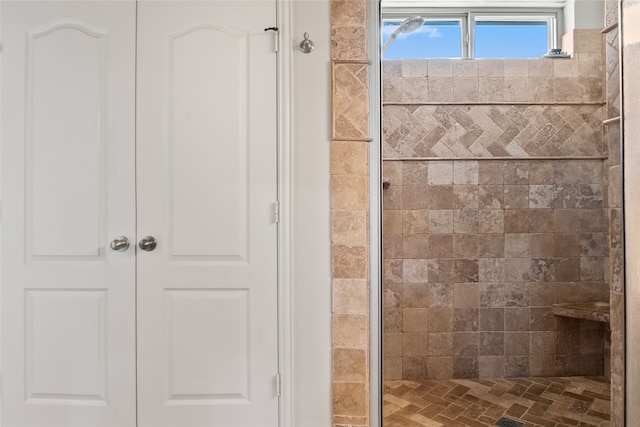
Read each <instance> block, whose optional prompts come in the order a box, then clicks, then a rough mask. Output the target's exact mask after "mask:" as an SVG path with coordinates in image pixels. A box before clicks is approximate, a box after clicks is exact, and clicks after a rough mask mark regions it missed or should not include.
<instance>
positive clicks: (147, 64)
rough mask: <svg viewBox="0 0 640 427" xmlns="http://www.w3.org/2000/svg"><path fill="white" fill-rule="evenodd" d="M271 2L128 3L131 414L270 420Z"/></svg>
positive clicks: (273, 278) (157, 425)
mask: <svg viewBox="0 0 640 427" xmlns="http://www.w3.org/2000/svg"><path fill="white" fill-rule="evenodd" d="M275 25H276V2H275V1H274V0H257V1H255V0H253V1H194V2H187V1H175V2H163V1H140V2H139V3H138V66H137V69H138V80H137V102H138V104H137V120H138V123H137V159H138V167H137V183H138V184H137V185H138V191H137V194H138V235H139V236H147V235H148V236H152V237H154V238H155V239H156V240H157V247H156V248H155V249H154V250H153V251H148V252H145V251H139V253H138V399H139V401H138V410H139V415H138V420H139V425H140V426H141V427H163V426H175V427H186V426H199V427H200V426H221V427H223V426H224V427H234V426H238V427H239V426H242V427H276V426H277V425H278V397H277V372H278V357H277V356H278V329H277V326H278V319H277V224H276V223H275V217H274V209H275V205H274V204H275V202H276V200H277V193H276V189H277V181H276V180H277V174H276V171H277V164H276V160H277V156H276V153H277V150H276V148H277V143H276V53H275V50H274V47H275V45H274V41H275V34H274V33H273V32H272V31H265V28H266V27H272V26H275Z"/></svg>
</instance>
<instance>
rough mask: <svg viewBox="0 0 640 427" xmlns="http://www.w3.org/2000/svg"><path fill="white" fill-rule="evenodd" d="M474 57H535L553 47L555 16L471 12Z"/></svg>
mask: <svg viewBox="0 0 640 427" xmlns="http://www.w3.org/2000/svg"><path fill="white" fill-rule="evenodd" d="M473 21H474V25H473V28H474V31H473V32H472V33H471V34H472V37H471V42H472V44H473V52H474V54H473V57H474V58H539V57H541V56H542V55H544V54H545V53H547V52H548V51H549V49H552V48H554V47H555V46H554V43H553V42H554V40H555V34H554V32H555V25H554V21H555V17H551V16H525V17H523V16H474V17H473Z"/></svg>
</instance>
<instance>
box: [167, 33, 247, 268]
mask: <svg viewBox="0 0 640 427" xmlns="http://www.w3.org/2000/svg"><path fill="white" fill-rule="evenodd" d="M248 42H249V34H248V32H247V31H246V30H244V31H239V30H235V29H232V28H230V27H227V26H225V25H221V24H216V23H211V24H198V25H195V26H189V27H187V28H184V29H181V30H180V31H178V32H176V33H171V34H168V35H167V62H166V64H165V75H166V76H167V82H166V94H167V96H166V105H165V108H166V113H165V114H166V116H167V121H166V125H167V128H166V130H165V132H166V133H165V136H164V137H165V139H166V140H167V142H168V143H167V149H168V153H167V157H168V159H169V160H170V162H171V165H170V170H169V177H168V178H169V185H168V189H169V192H170V197H169V198H168V199H167V201H168V202H169V206H168V209H169V212H170V219H169V220H170V224H171V228H170V230H169V231H170V233H169V245H170V247H171V254H172V255H173V257H174V259H175V260H188V259H190V258H191V259H193V257H199V259H200V260H205V259H206V260H209V261H246V256H247V235H246V231H247V202H248V200H247V134H248V129H247V119H248V110H247V101H248V100H247V90H248V88H247V84H248V81H247V66H248V64H249V58H248V53H249V52H248ZM222 58H224V60H223V61H222V60H221V59H222ZM202 257H204V258H202Z"/></svg>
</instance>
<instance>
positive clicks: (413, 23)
mask: <svg viewBox="0 0 640 427" xmlns="http://www.w3.org/2000/svg"><path fill="white" fill-rule="evenodd" d="M423 25H424V18H423V17H422V16H414V17H412V18H407V19H405V20H404V21H402V23H401V24H400V25H399V26H398V28H396V30H395V31H394V32H393V33H391V35H390V36H389V40H387V42H386V43H385V44H384V46H383V47H382V53H384V52H386V51H387V49H389V46H391V43H393V41H394V40H395V39H396V38H397V37H398V35H399V34H408V33H412V32H414V31H416V30H417V29H418V28H420V27H422V26H423Z"/></svg>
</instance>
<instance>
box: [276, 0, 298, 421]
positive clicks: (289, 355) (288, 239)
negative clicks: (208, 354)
mask: <svg viewBox="0 0 640 427" xmlns="http://www.w3.org/2000/svg"><path fill="white" fill-rule="evenodd" d="M276 4H277V5H276V7H277V12H276V16H277V24H276V25H277V26H278V40H279V44H280V46H279V51H278V57H277V67H278V69H277V72H276V76H277V79H278V81H277V91H278V93H277V103H278V106H277V108H278V115H277V117H278V136H277V142H278V202H279V211H280V215H279V216H280V218H279V220H280V222H279V224H278V336H279V342H278V348H279V355H278V363H279V373H280V402H279V405H280V408H279V423H280V427H294V425H293V422H294V399H293V396H294V390H293V384H294V381H293V372H294V369H293V367H294V359H293V358H294V355H293V328H292V325H293V286H292V280H293V272H292V269H293V263H292V247H293V235H292V227H293V222H292V213H293V210H292V181H293V179H292V177H293V165H292V144H291V139H292V138H291V134H292V130H291V129H292V125H293V124H292V120H291V115H292V111H291V85H292V76H291V66H292V65H291V54H292V52H291V49H290V48H289V45H288V44H287V43H286V42H285V41H286V40H290V39H291V25H292V17H291V15H292V4H293V2H292V1H290V0H276Z"/></svg>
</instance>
